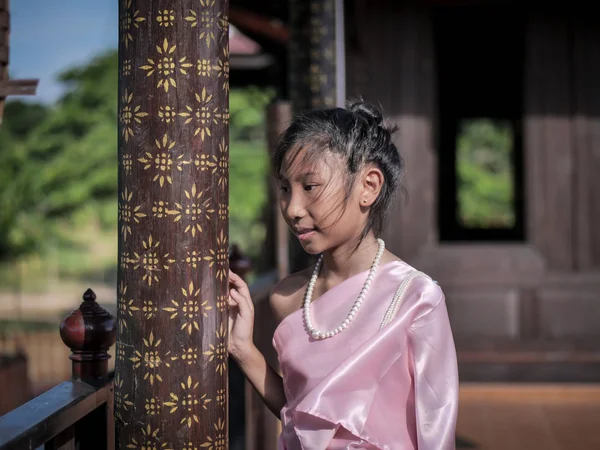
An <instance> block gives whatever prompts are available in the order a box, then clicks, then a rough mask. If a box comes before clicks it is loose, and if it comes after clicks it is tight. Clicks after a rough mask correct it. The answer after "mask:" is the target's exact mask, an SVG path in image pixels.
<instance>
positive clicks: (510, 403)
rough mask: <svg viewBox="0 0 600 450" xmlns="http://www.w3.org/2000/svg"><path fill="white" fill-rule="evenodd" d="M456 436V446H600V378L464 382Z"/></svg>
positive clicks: (576, 449) (592, 449) (555, 449)
mask: <svg viewBox="0 0 600 450" xmlns="http://www.w3.org/2000/svg"><path fill="white" fill-rule="evenodd" d="M457 436H458V440H459V441H465V442H466V444H464V445H457V449H463V448H464V449H467V448H472V449H476V450H521V449H522V450H538V449H539V450H596V449H600V384H591V385H572V384H556V385H548V384H544V385H537V384H526V385H525V384H471V383H465V384H462V385H461V391H460V406H459V416H458V424H457ZM468 444H472V445H471V446H469V445H468Z"/></svg>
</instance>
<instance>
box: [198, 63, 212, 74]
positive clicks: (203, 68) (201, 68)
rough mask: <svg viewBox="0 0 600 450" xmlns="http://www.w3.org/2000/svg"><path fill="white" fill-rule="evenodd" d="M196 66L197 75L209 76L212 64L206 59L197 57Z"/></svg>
mask: <svg viewBox="0 0 600 450" xmlns="http://www.w3.org/2000/svg"><path fill="white" fill-rule="evenodd" d="M196 67H197V69H198V75H200V76H203V77H208V76H210V73H211V70H212V66H211V65H210V61H209V60H208V59H199V60H198V63H197V64H196Z"/></svg>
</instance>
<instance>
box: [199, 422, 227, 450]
mask: <svg viewBox="0 0 600 450" xmlns="http://www.w3.org/2000/svg"><path fill="white" fill-rule="evenodd" d="M213 427H214V435H213V436H207V437H206V442H204V443H203V444H202V445H201V446H200V447H202V448H203V449H206V450H225V441H226V439H225V421H224V420H223V419H221V418H219V419H217V421H216V422H215V424H214V425H213Z"/></svg>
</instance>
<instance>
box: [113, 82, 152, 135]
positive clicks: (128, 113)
mask: <svg viewBox="0 0 600 450" xmlns="http://www.w3.org/2000/svg"><path fill="white" fill-rule="evenodd" d="M121 100H122V101H121V110H120V111H119V122H120V123H121V133H122V135H123V137H124V138H125V142H128V141H129V138H130V137H131V136H133V122H136V123H142V121H141V120H140V119H141V118H143V117H147V116H148V113H147V112H144V111H140V109H141V106H140V105H137V106H132V105H131V101H132V100H133V93H131V92H127V89H125V93H124V94H123V98H122V99H121Z"/></svg>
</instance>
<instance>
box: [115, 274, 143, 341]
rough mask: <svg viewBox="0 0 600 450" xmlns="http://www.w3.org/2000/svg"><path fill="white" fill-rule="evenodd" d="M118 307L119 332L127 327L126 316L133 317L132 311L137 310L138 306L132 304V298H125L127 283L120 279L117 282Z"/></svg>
mask: <svg viewBox="0 0 600 450" xmlns="http://www.w3.org/2000/svg"><path fill="white" fill-rule="evenodd" d="M117 305H118V307H119V314H118V317H119V329H120V331H121V333H122V332H123V329H125V328H127V318H128V317H133V314H132V311H139V310H140V308H138V307H137V306H133V299H129V300H127V285H126V284H125V283H123V282H122V281H121V282H120V283H119V296H118V299H117Z"/></svg>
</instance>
